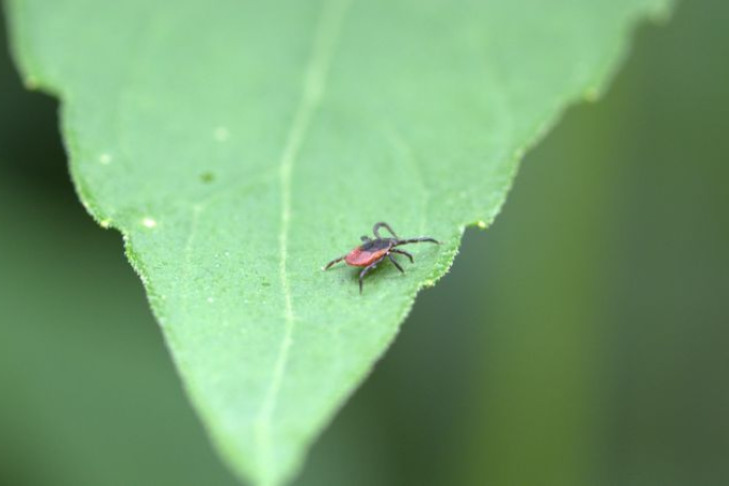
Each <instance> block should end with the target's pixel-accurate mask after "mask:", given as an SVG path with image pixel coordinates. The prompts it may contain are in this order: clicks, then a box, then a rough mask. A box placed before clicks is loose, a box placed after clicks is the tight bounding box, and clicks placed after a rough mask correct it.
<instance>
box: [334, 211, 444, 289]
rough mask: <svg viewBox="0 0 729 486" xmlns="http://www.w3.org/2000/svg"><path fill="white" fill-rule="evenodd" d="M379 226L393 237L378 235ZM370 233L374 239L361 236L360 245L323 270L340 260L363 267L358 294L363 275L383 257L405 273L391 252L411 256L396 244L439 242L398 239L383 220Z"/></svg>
mask: <svg viewBox="0 0 729 486" xmlns="http://www.w3.org/2000/svg"><path fill="white" fill-rule="evenodd" d="M380 228H385V229H386V230H387V231H389V232H390V234H391V235H392V236H393V238H383V237H382V236H380ZM372 233H373V234H374V235H375V238H374V239H372V238H370V237H369V236H363V237H362V238H361V240H362V244H361V245H359V246H358V247H357V248H355V249H354V250H352V251H350V252H349V253H347V254H346V255H343V256H340V257H339V258H335V259H334V260H332V261H331V262H329V263H327V265H326V266H325V267H324V270H328V269H329V267H331V266H332V265H334V264H336V263H339V262H341V261H342V260H344V262H345V263H346V264H347V265H351V266H353V267H364V269H363V270H362V271H361V272H360V273H359V293H360V294H361V293H362V280H363V279H364V277H365V275H367V273H368V272H369V271H370V270H373V269H374V268H375V267H377V265H379V264H380V263H381V262H382V261H383V260H384V259H385V258H388V259H389V260H390V261H391V262H392V264H393V265H395V268H397V269H398V270H400V271H401V272H402V273H405V270H403V269H402V267H401V266H400V264H399V263H397V260H395V257H393V256H392V254H393V253H398V254H400V255H405V256H406V257H408V258H409V259H410V263H414V260H413V256H412V255H411V254H410V253H408V252H406V251H405V250H400V249H399V248H397V247H398V246H402V245H408V244H410V243H423V242H428V243H435V244H436V245H438V244H440V242H439V241H438V240H436V239H435V238H431V237H429V236H420V237H418V238H408V239H405V240H403V239H400V237H399V236H397V235H396V234H395V232H394V231H393V230H392V228H391V227H390V225H389V224H387V223H383V222H379V223H376V224H375V225H374V226H373V227H372Z"/></svg>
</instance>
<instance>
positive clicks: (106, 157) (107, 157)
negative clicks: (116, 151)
mask: <svg viewBox="0 0 729 486" xmlns="http://www.w3.org/2000/svg"><path fill="white" fill-rule="evenodd" d="M111 161H112V157H111V154H108V153H106V152H104V153H103V154H101V155H99V163H100V164H103V165H109V164H111Z"/></svg>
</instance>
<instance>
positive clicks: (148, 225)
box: [142, 217, 157, 228]
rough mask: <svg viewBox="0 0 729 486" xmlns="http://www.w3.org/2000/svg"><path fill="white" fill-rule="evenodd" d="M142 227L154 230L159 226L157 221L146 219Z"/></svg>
mask: <svg viewBox="0 0 729 486" xmlns="http://www.w3.org/2000/svg"><path fill="white" fill-rule="evenodd" d="M142 225H144V227H145V228H154V227H155V226H157V221H155V220H154V219H152V218H150V217H146V218H144V219H143V220H142Z"/></svg>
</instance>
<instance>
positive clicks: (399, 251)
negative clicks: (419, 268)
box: [390, 248, 415, 263]
mask: <svg viewBox="0 0 729 486" xmlns="http://www.w3.org/2000/svg"><path fill="white" fill-rule="evenodd" d="M390 252H392V253H399V254H400V255H405V256H406V257H408V258H409V259H410V263H415V260H413V256H412V255H411V254H410V253H408V252H406V251H405V250H398V249H397V248H393V249H392V250H390Z"/></svg>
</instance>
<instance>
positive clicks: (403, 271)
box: [387, 253, 405, 273]
mask: <svg viewBox="0 0 729 486" xmlns="http://www.w3.org/2000/svg"><path fill="white" fill-rule="evenodd" d="M387 258H389V259H390V261H391V262H392V264H393V265H395V266H396V267H397V269H398V270H400V273H405V270H403V269H402V267H401V266H400V264H399V263H397V260H395V257H393V256H392V255H390V254H389V253H388V254H387Z"/></svg>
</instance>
